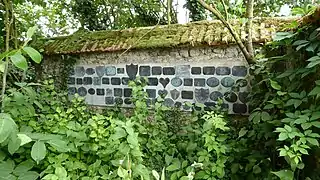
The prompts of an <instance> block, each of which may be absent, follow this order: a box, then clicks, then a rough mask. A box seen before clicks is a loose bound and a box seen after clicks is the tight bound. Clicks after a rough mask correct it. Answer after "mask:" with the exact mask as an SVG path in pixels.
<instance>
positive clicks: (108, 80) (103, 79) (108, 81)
mask: <svg viewBox="0 0 320 180" xmlns="http://www.w3.org/2000/svg"><path fill="white" fill-rule="evenodd" d="M102 84H110V79H109V78H107V77H104V78H102Z"/></svg>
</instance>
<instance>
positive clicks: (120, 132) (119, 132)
mask: <svg viewBox="0 0 320 180" xmlns="http://www.w3.org/2000/svg"><path fill="white" fill-rule="evenodd" d="M114 130H115V133H114V134H113V135H112V136H111V139H113V140H118V139H120V138H123V137H126V136H127V132H126V131H125V130H124V129H123V128H121V127H116V128H115V129H114Z"/></svg>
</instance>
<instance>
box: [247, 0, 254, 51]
mask: <svg viewBox="0 0 320 180" xmlns="http://www.w3.org/2000/svg"><path fill="white" fill-rule="evenodd" d="M253 3H254V0H248V2H247V9H246V11H247V12H246V15H247V18H248V21H247V23H246V33H247V35H248V37H247V50H248V53H249V54H250V55H251V56H252V57H254V50H253V45H252V20H253Z"/></svg>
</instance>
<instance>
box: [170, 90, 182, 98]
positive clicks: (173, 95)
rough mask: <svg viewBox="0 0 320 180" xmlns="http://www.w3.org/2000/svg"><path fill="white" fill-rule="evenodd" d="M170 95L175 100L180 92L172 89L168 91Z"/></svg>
mask: <svg viewBox="0 0 320 180" xmlns="http://www.w3.org/2000/svg"><path fill="white" fill-rule="evenodd" d="M170 94H171V98H172V99H174V100H176V99H178V97H179V96H180V91H178V90H176V89H174V90H171V91H170Z"/></svg>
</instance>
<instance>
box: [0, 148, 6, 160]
mask: <svg viewBox="0 0 320 180" xmlns="http://www.w3.org/2000/svg"><path fill="white" fill-rule="evenodd" d="M6 157H7V155H6V154H5V153H4V152H3V151H1V150H0V162H1V161H3V160H4V159H5V158H6Z"/></svg>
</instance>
